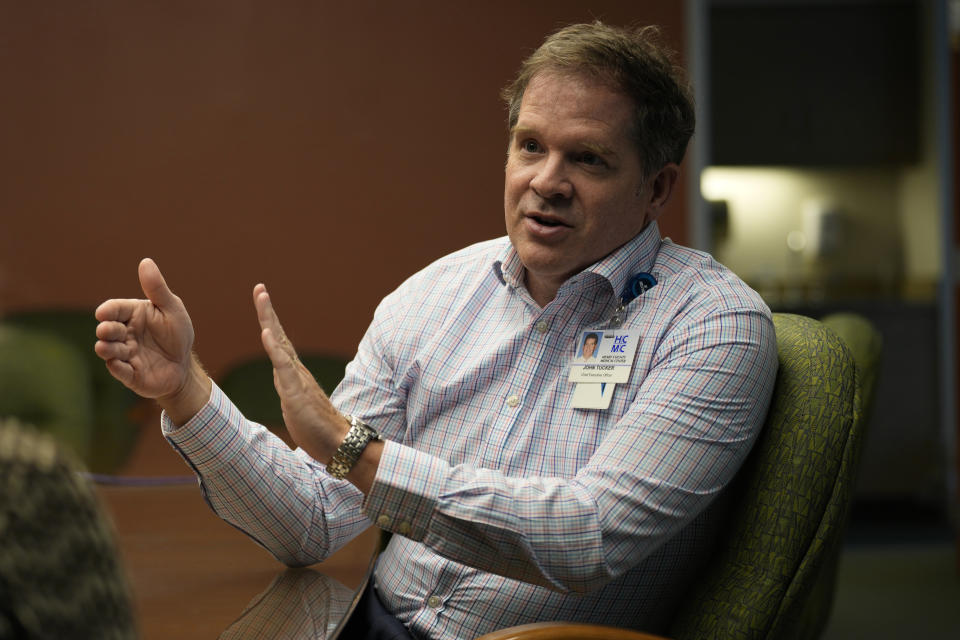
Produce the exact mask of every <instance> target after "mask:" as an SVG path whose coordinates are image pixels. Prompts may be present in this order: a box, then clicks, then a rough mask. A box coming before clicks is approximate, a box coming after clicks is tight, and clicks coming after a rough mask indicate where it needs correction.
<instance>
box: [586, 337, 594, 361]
mask: <svg viewBox="0 0 960 640" xmlns="http://www.w3.org/2000/svg"><path fill="white" fill-rule="evenodd" d="M596 348H597V339H596V338H594V337H593V336H588V337H587V339H586V340H584V341H583V357H584V358H592V357H593V352H594V351H595V350H596Z"/></svg>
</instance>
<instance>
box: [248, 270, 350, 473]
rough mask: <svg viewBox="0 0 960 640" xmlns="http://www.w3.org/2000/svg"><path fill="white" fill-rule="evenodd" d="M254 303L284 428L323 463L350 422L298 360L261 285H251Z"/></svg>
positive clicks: (327, 459)
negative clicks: (252, 286) (278, 397)
mask: <svg viewBox="0 0 960 640" xmlns="http://www.w3.org/2000/svg"><path fill="white" fill-rule="evenodd" d="M253 304H254V306H256V308H257V318H258V319H259V320H260V328H261V332H260V339H261V341H262V342H263V348H264V349H265V350H266V352H267V355H268V356H269V357H270V361H271V362H272V363H273V384H274V386H275V387H276V389H277V394H278V395H279V396H280V406H281V408H282V409H283V420H284V422H285V423H286V426H287V430H288V431H289V432H290V435H291V436H292V437H293V440H294V442H296V443H297V446H299V447H300V448H302V449H303V450H304V451H306V452H307V453H309V454H310V456H311V457H312V458H313V459H314V460H318V461H320V462H323V463H326V462H328V461H329V460H330V458H332V457H333V454H334V452H336V450H337V447H339V446H340V443H341V442H343V439H344V437H345V436H346V435H347V431H349V429H350V425H348V424H347V421H346V419H345V418H344V417H343V416H342V415H341V414H340V412H339V411H337V410H336V409H335V408H334V407H333V404H331V402H330V399H329V398H328V397H327V394H326V393H324V392H323V389H322V388H320V385H319V384H317V381H316V379H314V377H313V374H311V373H310V371H309V370H308V369H307V368H306V367H305V366H304V365H303V363H302V362H300V359H299V358H298V357H297V352H296V351H295V350H294V348H293V345H292V344H290V341H289V340H288V339H287V335H286V333H284V331H283V327H282V326H281V325H280V319H279V318H278V317H277V314H276V312H275V311H274V309H273V304H272V303H271V301H270V295H269V294H268V293H267V288H266V287H265V286H264V285H262V284H258V285H257V286H256V287H254V288H253Z"/></svg>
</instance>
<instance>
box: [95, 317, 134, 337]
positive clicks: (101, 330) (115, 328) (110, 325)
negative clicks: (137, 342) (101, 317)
mask: <svg viewBox="0 0 960 640" xmlns="http://www.w3.org/2000/svg"><path fill="white" fill-rule="evenodd" d="M96 334H97V338H99V339H100V340H106V341H108V342H109V341H113V340H126V339H127V325H126V324H124V323H122V322H115V321H103V322H101V323H100V324H98V325H97V331H96Z"/></svg>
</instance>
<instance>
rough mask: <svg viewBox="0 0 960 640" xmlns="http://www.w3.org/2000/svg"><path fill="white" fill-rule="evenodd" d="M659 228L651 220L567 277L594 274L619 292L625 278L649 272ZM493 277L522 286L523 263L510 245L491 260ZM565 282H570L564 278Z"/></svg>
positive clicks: (657, 241) (657, 242)
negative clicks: (587, 265)
mask: <svg viewBox="0 0 960 640" xmlns="http://www.w3.org/2000/svg"><path fill="white" fill-rule="evenodd" d="M660 243H661V241H660V228H659V227H658V226H657V223H656V222H651V223H650V224H648V225H647V226H646V228H645V229H644V230H643V231H641V232H640V233H638V234H637V235H635V236H634V237H633V238H631V239H630V240H629V241H628V242H627V243H626V244H624V245H623V246H621V247H620V248H619V249H616V250H615V251H614V252H613V253H611V254H609V255H607V256H605V257H603V258H601V259H600V260H598V261H597V262H595V263H593V264H592V265H590V266H589V267H587V268H586V269H584V270H583V271H581V272H580V273H579V274H577V275H575V276H573V277H572V278H571V279H570V280H579V279H580V278H579V276H581V275H583V274H594V275H596V276H600V277H601V278H604V279H605V280H607V281H608V282H609V283H610V286H611V287H612V288H613V291H614V293H615V295H619V294H620V292H621V291H623V289H624V287H625V286H626V284H627V281H628V280H629V279H630V278H631V277H633V276H634V275H636V274H638V273H643V272H646V273H649V272H650V270H651V269H652V268H653V263H654V261H655V260H656V258H657V253H658V252H659V250H660ZM493 271H494V273H495V274H496V276H497V278H499V279H500V281H501V282H503V283H504V284H506V285H508V286H511V287H521V286H523V274H524V266H523V263H522V262H521V261H520V256H519V255H518V254H517V251H516V249H514V248H513V244H511V243H507V244H506V246H505V247H504V249H503V251H502V252H501V254H500V255H499V256H498V257H497V259H496V260H494V262H493ZM568 282H570V281H569V280H568Z"/></svg>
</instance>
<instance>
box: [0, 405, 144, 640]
mask: <svg viewBox="0 0 960 640" xmlns="http://www.w3.org/2000/svg"><path fill="white" fill-rule="evenodd" d="M77 468H78V467H77V465H76V464H75V462H74V458H73V456H72V455H70V454H69V453H67V452H66V450H65V449H64V448H63V447H62V446H61V445H60V444H59V443H58V442H57V441H56V440H54V439H53V438H52V437H51V436H50V435H49V434H42V433H40V432H37V431H35V430H32V429H29V428H27V427H24V426H22V425H21V424H20V423H19V422H16V421H13V420H0V638H38V639H39V638H104V639H121V638H135V637H136V628H135V624H134V618H133V608H132V604H131V598H130V591H129V587H128V584H127V581H126V578H125V576H124V573H123V571H122V567H121V565H120V561H119V559H118V554H117V550H116V547H115V542H114V538H113V534H112V529H111V527H110V525H109V521H108V520H107V519H106V517H105V515H104V513H103V511H102V510H101V507H100V505H99V503H98V501H97V499H96V495H95V494H94V492H93V489H92V487H91V486H90V483H89V482H88V481H87V480H86V479H85V478H84V477H83V476H81V475H80V474H78V473H77Z"/></svg>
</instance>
